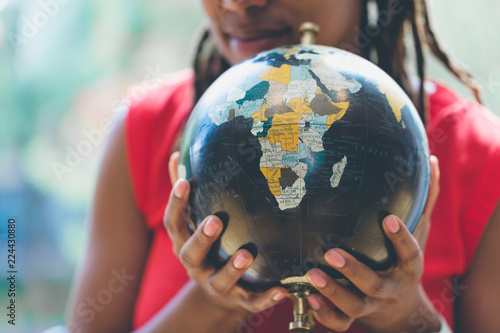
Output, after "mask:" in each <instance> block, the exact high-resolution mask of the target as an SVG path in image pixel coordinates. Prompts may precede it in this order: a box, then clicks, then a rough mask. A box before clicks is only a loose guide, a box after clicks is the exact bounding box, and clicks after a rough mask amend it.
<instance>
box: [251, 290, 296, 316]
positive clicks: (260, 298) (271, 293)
mask: <svg viewBox="0 0 500 333" xmlns="http://www.w3.org/2000/svg"><path fill="white" fill-rule="evenodd" d="M286 293H287V291H286V289H285V288H283V287H274V288H271V289H269V290H266V291H265V292H262V293H252V294H251V296H250V300H249V301H248V302H246V303H245V304H242V307H243V308H245V309H246V310H248V311H250V312H253V313H259V312H262V311H264V310H266V309H268V308H270V307H273V306H275V305H276V304H278V303H280V302H281V301H282V300H283V299H284V298H285V297H286Z"/></svg>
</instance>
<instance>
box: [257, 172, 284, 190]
mask: <svg viewBox="0 0 500 333" xmlns="http://www.w3.org/2000/svg"><path fill="white" fill-rule="evenodd" d="M260 172H262V174H263V175H264V177H266V179H267V184H268V186H269V190H270V191H271V193H272V194H274V195H281V187H280V183H279V179H280V177H281V169H280V168H275V167H269V168H260Z"/></svg>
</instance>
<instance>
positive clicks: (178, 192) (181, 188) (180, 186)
mask: <svg viewBox="0 0 500 333" xmlns="http://www.w3.org/2000/svg"><path fill="white" fill-rule="evenodd" d="M186 190H187V182H186V180H185V179H179V180H178V181H177V182H176V183H175V188H174V194H175V196H176V197H177V198H179V199H182V198H183V197H184V194H186Z"/></svg>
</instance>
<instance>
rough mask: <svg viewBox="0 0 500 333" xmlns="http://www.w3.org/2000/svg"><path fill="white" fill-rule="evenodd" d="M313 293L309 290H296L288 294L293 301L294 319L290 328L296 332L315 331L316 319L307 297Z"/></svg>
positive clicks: (306, 332) (310, 332) (311, 332)
mask: <svg viewBox="0 0 500 333" xmlns="http://www.w3.org/2000/svg"><path fill="white" fill-rule="evenodd" d="M309 295H311V293H310V292H309V291H308V290H305V291H295V292H293V293H291V294H289V295H288V297H290V298H291V299H292V301H293V321H292V322H291V323H290V325H289V329H290V331H292V332H296V333H314V332H313V328H314V320H313V315H312V313H311V311H310V310H309V309H308V305H307V300H306V299H307V297H308V296H309Z"/></svg>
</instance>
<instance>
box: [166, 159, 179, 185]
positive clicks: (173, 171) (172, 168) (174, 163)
mask: <svg viewBox="0 0 500 333" xmlns="http://www.w3.org/2000/svg"><path fill="white" fill-rule="evenodd" d="M179 155H180V153H179V151H176V152H173V153H172V155H170V159H169V160H168V174H169V175H170V182H171V183H172V185H173V184H175V182H177V180H178V179H179V174H178V173H177V167H178V166H179Z"/></svg>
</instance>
